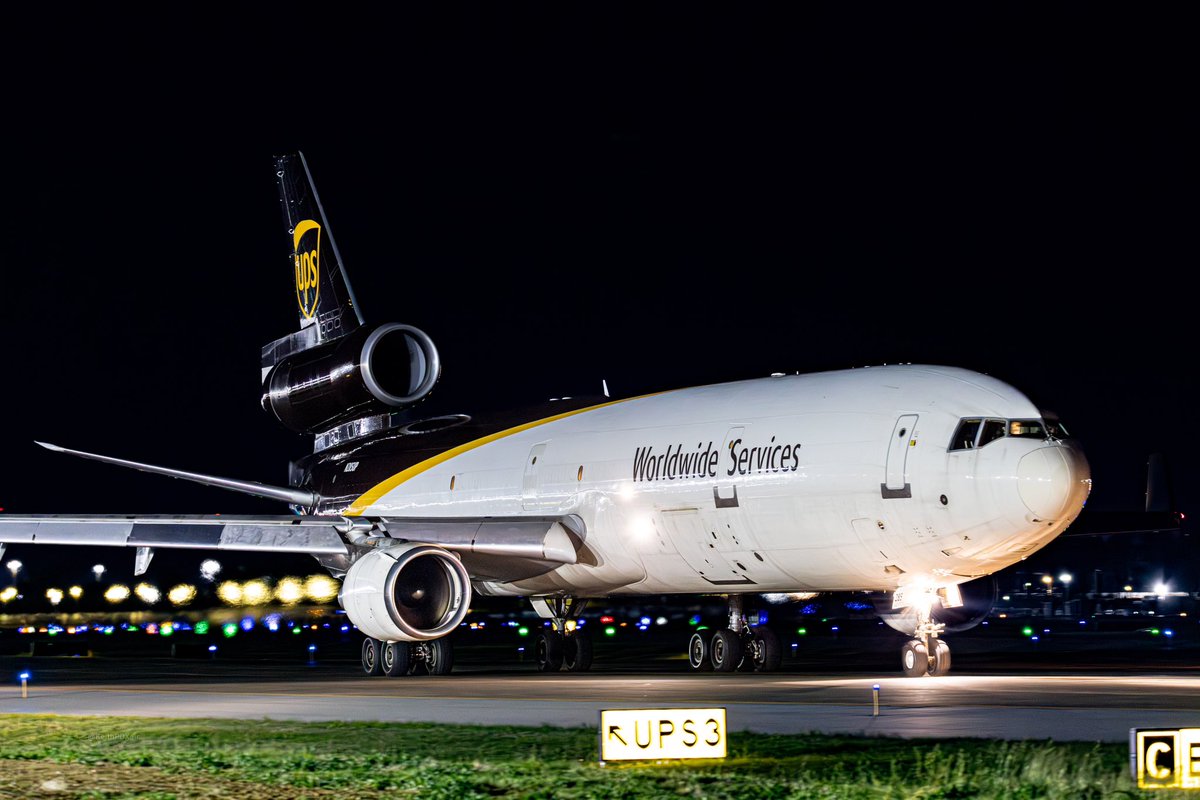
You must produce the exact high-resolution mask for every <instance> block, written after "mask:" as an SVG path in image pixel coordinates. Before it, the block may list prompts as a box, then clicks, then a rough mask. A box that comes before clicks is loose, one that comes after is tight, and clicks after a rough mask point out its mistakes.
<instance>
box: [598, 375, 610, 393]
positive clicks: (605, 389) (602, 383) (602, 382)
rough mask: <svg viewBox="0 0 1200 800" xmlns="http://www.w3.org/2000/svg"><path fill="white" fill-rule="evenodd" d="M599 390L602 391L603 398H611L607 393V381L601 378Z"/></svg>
mask: <svg viewBox="0 0 1200 800" xmlns="http://www.w3.org/2000/svg"><path fill="white" fill-rule="evenodd" d="M600 388H601V389H603V390H604V396H605V397H611V396H612V395H610V394H609V393H608V381H606V380H605V379H604V378H601V379H600Z"/></svg>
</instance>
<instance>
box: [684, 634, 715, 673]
mask: <svg viewBox="0 0 1200 800" xmlns="http://www.w3.org/2000/svg"><path fill="white" fill-rule="evenodd" d="M688 666H690V667H691V668H692V671H693V672H711V671H712V668H713V665H712V661H711V660H709V657H708V638H707V637H706V636H705V635H704V633H703V632H700V631H697V632H696V633H693V634H692V638H691V639H690V640H688Z"/></svg>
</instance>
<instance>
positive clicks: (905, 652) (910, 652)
mask: <svg viewBox="0 0 1200 800" xmlns="http://www.w3.org/2000/svg"><path fill="white" fill-rule="evenodd" d="M900 666H901V667H903V669H904V675H905V676H906V677H909V678H919V677H921V676H922V675H925V674H927V673H928V672H929V652H928V651H927V650H926V649H925V644H924V643H923V642H921V641H919V640H917V639H912V640H910V641H908V642H905V644H904V647H903V648H901V650H900Z"/></svg>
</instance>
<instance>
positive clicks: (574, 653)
mask: <svg viewBox="0 0 1200 800" xmlns="http://www.w3.org/2000/svg"><path fill="white" fill-rule="evenodd" d="M563 666H564V667H566V669H567V672H587V671H588V670H589V669H591V668H592V635H591V634H590V633H587V632H586V631H581V630H579V629H578V628H576V629H575V631H574V632H573V633H572V634H571V635H570V636H567V637H566V638H565V639H564V640H563Z"/></svg>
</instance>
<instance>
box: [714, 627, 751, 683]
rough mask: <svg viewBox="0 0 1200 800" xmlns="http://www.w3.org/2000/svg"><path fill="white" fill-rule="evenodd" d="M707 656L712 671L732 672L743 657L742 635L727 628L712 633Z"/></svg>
mask: <svg viewBox="0 0 1200 800" xmlns="http://www.w3.org/2000/svg"><path fill="white" fill-rule="evenodd" d="M708 657H709V660H710V661H712V668H713V672H733V671H734V670H735V669H737V668H738V665H739V664H741V663H742V659H743V658H744V657H745V648H744V647H743V646H742V637H740V636H738V635H737V634H736V633H734V632H733V631H731V630H730V629H729V628H722V629H721V630H719V631H717V632H716V633H714V634H713V637H712V643H711V644H710V645H709V656H708Z"/></svg>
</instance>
